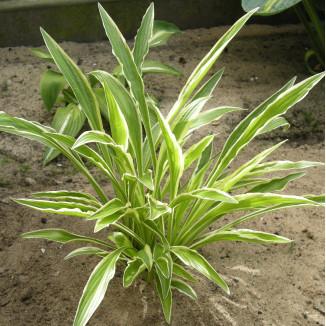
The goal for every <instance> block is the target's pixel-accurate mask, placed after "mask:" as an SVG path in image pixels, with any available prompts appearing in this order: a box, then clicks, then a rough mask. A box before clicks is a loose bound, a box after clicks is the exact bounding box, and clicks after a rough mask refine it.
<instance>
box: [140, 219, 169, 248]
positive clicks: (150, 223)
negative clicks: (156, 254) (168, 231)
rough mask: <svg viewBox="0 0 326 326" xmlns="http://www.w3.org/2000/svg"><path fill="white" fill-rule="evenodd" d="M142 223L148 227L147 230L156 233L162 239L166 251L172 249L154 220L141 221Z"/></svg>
mask: <svg viewBox="0 0 326 326" xmlns="http://www.w3.org/2000/svg"><path fill="white" fill-rule="evenodd" d="M141 225H142V226H144V227H145V228H147V230H149V231H150V232H151V233H153V234H155V235H156V236H157V237H158V238H159V239H160V240H161V242H162V244H163V247H164V250H165V251H169V250H170V245H169V242H168V241H167V240H166V237H165V235H164V234H163V233H162V232H161V231H160V230H159V229H158V227H157V225H156V224H155V222H154V221H152V220H145V221H141Z"/></svg>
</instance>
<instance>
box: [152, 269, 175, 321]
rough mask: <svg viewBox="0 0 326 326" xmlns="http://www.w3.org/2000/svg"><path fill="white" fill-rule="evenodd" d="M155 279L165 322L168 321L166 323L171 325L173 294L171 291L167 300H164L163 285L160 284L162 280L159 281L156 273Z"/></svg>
mask: <svg viewBox="0 0 326 326" xmlns="http://www.w3.org/2000/svg"><path fill="white" fill-rule="evenodd" d="M154 277H155V284H156V289H157V293H158V295H159V297H160V300H161V304H162V309H163V313H164V317H165V320H166V322H167V323H168V324H170V320H171V310H172V293H171V290H169V291H168V294H167V296H166V298H164V297H163V292H162V287H161V283H160V280H159V278H158V276H157V274H156V273H154Z"/></svg>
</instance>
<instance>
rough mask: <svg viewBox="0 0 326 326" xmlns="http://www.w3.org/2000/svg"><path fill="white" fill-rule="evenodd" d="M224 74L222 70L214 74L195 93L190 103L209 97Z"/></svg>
mask: <svg viewBox="0 0 326 326" xmlns="http://www.w3.org/2000/svg"><path fill="white" fill-rule="evenodd" d="M223 73H224V68H222V69H220V70H219V71H218V72H217V73H216V74H214V75H213V76H212V77H211V78H210V79H209V80H208V81H207V82H205V84H204V85H203V86H202V87H201V88H200V89H199V90H198V91H197V92H196V94H195V95H194V97H193V98H192V99H191V102H193V101H195V100H197V99H199V98H201V97H207V96H211V95H212V93H213V92H214V89H215V87H216V85H217V84H218V82H219V81H220V79H221V77H222V75H223Z"/></svg>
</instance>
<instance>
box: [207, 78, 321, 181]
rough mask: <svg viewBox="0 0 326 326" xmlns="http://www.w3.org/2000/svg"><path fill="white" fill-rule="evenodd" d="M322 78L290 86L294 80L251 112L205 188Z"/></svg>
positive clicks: (228, 144)
mask: <svg viewBox="0 0 326 326" xmlns="http://www.w3.org/2000/svg"><path fill="white" fill-rule="evenodd" d="M323 77H324V73H321V74H318V75H315V76H312V77H310V78H307V79H305V80H303V81H302V82H300V83H298V84H296V85H295V86H292V85H293V83H294V80H291V81H290V82H289V83H287V84H286V85H285V86H284V87H283V88H282V89H281V90H280V91H278V92H277V93H275V94H274V95H273V96H272V97H271V98H269V99H268V100H267V101H265V102H264V103H263V104H261V105H260V106H258V108H256V109H255V110H254V111H253V112H251V113H250V114H249V115H248V116H247V117H246V118H245V119H244V120H242V121H241V123H240V124H239V125H238V126H237V127H236V128H235V130H234V131H233V132H232V133H231V135H230V136H229V138H228V140H227V141H226V143H225V145H224V148H223V150H222V152H221V155H220V157H219V160H218V162H217V164H216V167H215V168H214V170H213V173H212V174H211V176H210V178H209V180H208V182H207V186H212V184H213V183H214V181H215V180H216V178H217V177H218V176H219V175H220V174H221V173H222V172H223V171H224V169H225V168H226V167H227V166H228V164H229V163H231V161H232V160H233V159H234V158H235V157H236V156H237V155H238V153H239V152H240V151H241V150H242V149H243V148H244V147H245V146H246V145H247V144H248V143H249V142H250V141H251V140H252V139H253V138H254V137H255V136H256V135H257V134H259V131H260V130H261V129H263V128H264V127H265V126H266V125H268V124H269V123H270V122H271V121H272V120H273V119H275V118H276V117H277V116H279V115H281V114H284V113H285V112H286V111H287V110H288V109H289V108H290V107H291V106H292V105H294V104H295V103H297V102H299V101H300V100H301V99H303V98H304V97H305V96H306V95H307V94H308V92H309V91H310V89H311V88H312V87H313V86H314V85H315V84H316V83H318V81H320V80H321V79H322V78H323Z"/></svg>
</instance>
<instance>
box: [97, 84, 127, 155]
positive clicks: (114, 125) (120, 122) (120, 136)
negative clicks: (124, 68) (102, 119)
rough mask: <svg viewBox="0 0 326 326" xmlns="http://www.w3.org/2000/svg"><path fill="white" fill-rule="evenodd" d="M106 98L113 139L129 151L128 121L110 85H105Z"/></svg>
mask: <svg viewBox="0 0 326 326" xmlns="http://www.w3.org/2000/svg"><path fill="white" fill-rule="evenodd" d="M103 88H104V93H105V98H106V101H107V106H108V108H109V123H110V130H111V134H112V138H113V140H114V142H115V143H116V144H117V145H121V146H123V148H124V150H125V151H127V149H128V141H129V130H128V126H127V123H126V120H125V118H124V116H123V114H122V113H121V111H120V108H119V106H118V105H117V103H116V101H115V99H114V97H113V95H112V94H111V91H110V89H109V87H108V85H107V84H106V83H105V82H104V83H103Z"/></svg>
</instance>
